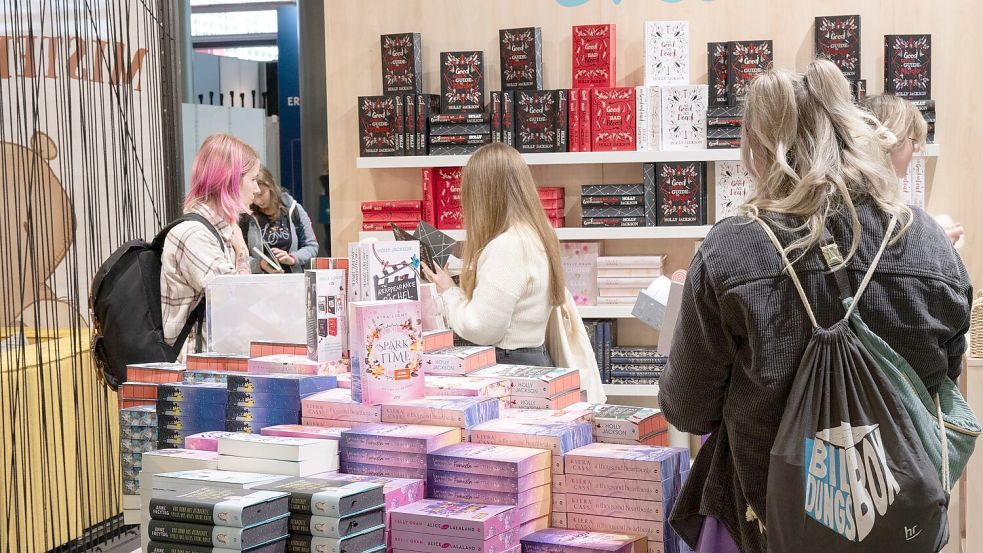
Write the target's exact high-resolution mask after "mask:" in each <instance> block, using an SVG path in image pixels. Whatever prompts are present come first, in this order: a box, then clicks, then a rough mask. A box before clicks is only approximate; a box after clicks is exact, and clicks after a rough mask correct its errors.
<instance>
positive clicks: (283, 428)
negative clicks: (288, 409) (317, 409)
mask: <svg viewBox="0 0 983 553" xmlns="http://www.w3.org/2000/svg"><path fill="white" fill-rule="evenodd" d="M344 430H345V428H339V427H334V428H332V427H326V426H304V425H302V424H278V425H276V426H267V427H266V428H263V429H262V430H260V431H259V433H260V434H262V435H263V436H286V437H288V438H311V439H314V440H340V439H341V433H342V431H344Z"/></svg>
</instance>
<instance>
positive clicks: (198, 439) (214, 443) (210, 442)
mask: <svg viewBox="0 0 983 553" xmlns="http://www.w3.org/2000/svg"><path fill="white" fill-rule="evenodd" d="M228 434H233V432H222V431H221V430H210V431H208V432H201V433H199V434H192V435H190V436H187V437H185V438H184V447H185V449H198V450H201V451H218V439H219V438H221V437H222V436H225V435H228Z"/></svg>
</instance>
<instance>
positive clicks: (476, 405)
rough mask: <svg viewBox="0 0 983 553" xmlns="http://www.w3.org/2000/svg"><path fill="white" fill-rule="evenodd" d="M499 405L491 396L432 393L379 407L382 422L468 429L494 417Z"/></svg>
mask: <svg viewBox="0 0 983 553" xmlns="http://www.w3.org/2000/svg"><path fill="white" fill-rule="evenodd" d="M498 410H499V404H498V401H497V400H496V399H494V398H486V397H465V396H434V397H428V398H423V399H414V400H408V401H400V402H390V403H387V404H386V405H383V406H382V422H391V423H398V424H424V425H440V426H452V427H456V428H472V427H474V426H475V425H478V424H481V423H483V422H485V421H488V420H491V419H496V418H498Z"/></svg>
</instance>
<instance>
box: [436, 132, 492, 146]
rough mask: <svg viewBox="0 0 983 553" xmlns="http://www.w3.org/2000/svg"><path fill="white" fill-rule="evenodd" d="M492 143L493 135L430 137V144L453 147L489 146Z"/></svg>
mask: <svg viewBox="0 0 983 553" xmlns="http://www.w3.org/2000/svg"><path fill="white" fill-rule="evenodd" d="M489 142H491V134H450V135H436V136H435V135H430V144H431V145H434V144H440V145H451V144H459V145H464V144H469V145H472V144H477V145H479V146H480V145H482V144H488V143H489Z"/></svg>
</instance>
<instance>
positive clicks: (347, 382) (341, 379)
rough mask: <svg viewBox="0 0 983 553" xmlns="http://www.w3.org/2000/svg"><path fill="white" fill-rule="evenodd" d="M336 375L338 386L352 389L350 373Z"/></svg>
mask: <svg viewBox="0 0 983 553" xmlns="http://www.w3.org/2000/svg"><path fill="white" fill-rule="evenodd" d="M337 376H338V387H339V388H342V389H344V390H351V389H352V373H350V372H349V373H345V374H339V375H337Z"/></svg>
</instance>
